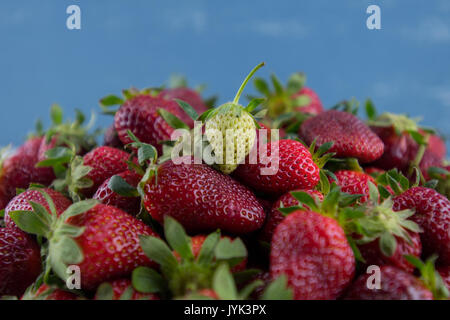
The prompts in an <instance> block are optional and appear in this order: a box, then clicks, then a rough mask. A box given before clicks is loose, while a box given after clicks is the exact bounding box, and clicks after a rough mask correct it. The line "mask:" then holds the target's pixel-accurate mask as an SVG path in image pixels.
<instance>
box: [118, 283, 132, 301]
mask: <svg viewBox="0 0 450 320" xmlns="http://www.w3.org/2000/svg"><path fill="white" fill-rule="evenodd" d="M132 298H133V287H132V286H128V287H127V288H126V289H125V290H124V292H123V293H122V295H121V296H120V298H119V300H125V301H126V300H131V299H132Z"/></svg>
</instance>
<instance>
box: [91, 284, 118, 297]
mask: <svg viewBox="0 0 450 320" xmlns="http://www.w3.org/2000/svg"><path fill="white" fill-rule="evenodd" d="M95 298H96V299H97V300H113V299H114V291H113V287H112V286H111V284H109V283H108V282H105V283H102V284H101V285H99V286H98V288H97V293H96V294H95Z"/></svg>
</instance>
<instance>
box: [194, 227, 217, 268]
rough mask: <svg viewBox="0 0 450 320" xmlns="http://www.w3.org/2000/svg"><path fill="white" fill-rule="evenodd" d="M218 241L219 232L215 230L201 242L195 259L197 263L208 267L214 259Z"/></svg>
mask: <svg viewBox="0 0 450 320" xmlns="http://www.w3.org/2000/svg"><path fill="white" fill-rule="evenodd" d="M219 240H220V231H219V230H217V231H215V232H213V233H211V234H210V235H208V236H207V237H206V239H205V241H204V242H203V245H202V247H201V249H200V253H199V254H198V257H197V262H198V263H199V264H201V265H204V266H208V265H209V264H211V262H212V261H213V259H214V249H215V248H216V245H217V243H218V242H219Z"/></svg>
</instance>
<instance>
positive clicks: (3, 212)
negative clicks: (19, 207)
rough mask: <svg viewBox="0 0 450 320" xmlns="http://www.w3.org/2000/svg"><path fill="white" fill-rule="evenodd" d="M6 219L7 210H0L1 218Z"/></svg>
mask: <svg viewBox="0 0 450 320" xmlns="http://www.w3.org/2000/svg"><path fill="white" fill-rule="evenodd" d="M4 217H5V209H2V210H0V218H2V219H3V218H4Z"/></svg>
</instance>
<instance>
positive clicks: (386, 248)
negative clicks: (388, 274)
mask: <svg viewBox="0 0 450 320" xmlns="http://www.w3.org/2000/svg"><path fill="white" fill-rule="evenodd" d="M396 249H397V240H395V237H394V236H393V235H392V234H391V233H390V232H384V233H383V234H382V235H381V237H380V250H381V252H382V253H383V254H384V255H385V256H386V257H392V256H393V255H394V253H395V250H396Z"/></svg>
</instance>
